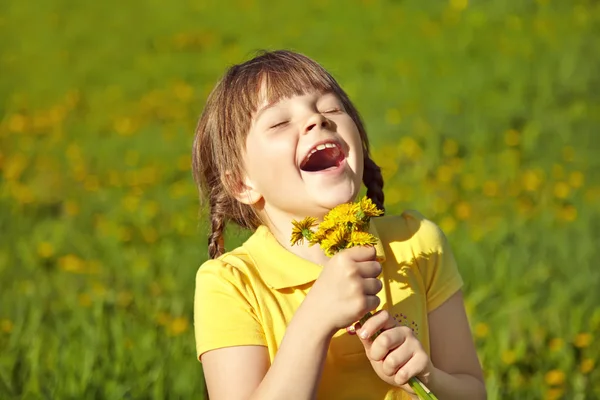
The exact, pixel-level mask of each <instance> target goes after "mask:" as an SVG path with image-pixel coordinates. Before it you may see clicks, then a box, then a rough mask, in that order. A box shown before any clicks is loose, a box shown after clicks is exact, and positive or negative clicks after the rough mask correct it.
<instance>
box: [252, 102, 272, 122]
mask: <svg viewBox="0 0 600 400" xmlns="http://www.w3.org/2000/svg"><path fill="white" fill-rule="evenodd" d="M276 104H277V103H269V104H267V105H266V106H264V107H262V108H261V109H260V110H258V111H257V112H256V114H255V116H254V120H255V121H258V119H259V118H260V116H261V115H262V114H263V113H264V112H265V111H267V110H268V109H271V108H273V107H275V105H276Z"/></svg>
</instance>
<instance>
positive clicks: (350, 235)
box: [291, 196, 437, 400]
mask: <svg viewBox="0 0 600 400" xmlns="http://www.w3.org/2000/svg"><path fill="white" fill-rule="evenodd" d="M382 214H383V211H381V210H380V209H378V208H377V206H375V204H373V202H372V201H371V199H369V198H368V197H366V196H365V197H363V198H362V199H361V200H360V201H358V202H356V203H343V204H340V205H338V206H336V207H334V208H333V209H331V210H330V211H329V212H328V213H327V214H326V215H325V217H323V221H322V222H321V223H320V224H318V225H317V219H316V218H314V217H306V218H304V219H303V220H301V221H292V225H293V229H292V238H291V244H292V246H294V245H297V244H302V243H303V242H304V240H306V241H307V242H308V244H309V246H313V245H315V244H318V245H319V246H320V247H321V248H322V249H323V251H324V252H325V254H326V255H327V256H329V257H333V256H334V255H335V254H336V253H337V252H339V251H341V250H343V249H349V248H351V247H354V246H377V245H379V241H378V239H377V238H376V237H375V236H374V235H372V234H371V233H369V223H370V220H371V218H372V217H377V216H380V215H382ZM372 316H373V314H371V313H370V312H368V313H367V314H365V316H364V317H362V318H361V319H360V321H359V323H360V324H361V325H362V324H364V323H365V321H367V320H368V319H369V318H370V317H372ZM378 334H379V332H378V333H376V334H375V335H374V336H373V338H372V339H374V338H375V337H377V335H378ZM408 384H409V385H410V387H411V388H412V389H413V390H414V391H415V393H416V394H417V395H418V396H419V399H421V400H437V397H435V396H434V394H433V393H431V391H430V390H429V389H428V388H427V387H426V386H425V385H424V384H423V383H422V382H421V381H420V380H419V379H418V378H416V377H414V378H411V379H410V380H409V381H408Z"/></svg>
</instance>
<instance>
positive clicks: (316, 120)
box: [304, 113, 329, 133]
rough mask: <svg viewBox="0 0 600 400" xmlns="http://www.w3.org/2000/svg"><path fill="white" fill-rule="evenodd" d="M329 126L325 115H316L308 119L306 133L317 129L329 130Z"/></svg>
mask: <svg viewBox="0 0 600 400" xmlns="http://www.w3.org/2000/svg"><path fill="white" fill-rule="evenodd" d="M328 126H329V120H328V119H327V118H325V117H324V116H323V115H321V114H319V113H314V114H313V115H311V116H310V118H308V120H307V121H306V126H305V127H304V133H308V132H310V131H312V130H314V129H315V128H320V129H323V128H327V127H328Z"/></svg>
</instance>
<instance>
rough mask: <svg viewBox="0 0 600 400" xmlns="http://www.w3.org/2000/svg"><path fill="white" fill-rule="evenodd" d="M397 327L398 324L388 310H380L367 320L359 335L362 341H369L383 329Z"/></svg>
mask: <svg viewBox="0 0 600 400" xmlns="http://www.w3.org/2000/svg"><path fill="white" fill-rule="evenodd" d="M397 325H398V323H397V322H396V320H395V319H393V318H392V317H391V316H390V313H389V312H388V311H387V310H380V311H378V312H376V313H375V314H374V315H373V316H372V317H371V318H369V319H367V321H365V322H364V323H363V324H362V326H361V327H360V329H359V330H358V332H357V333H358V335H359V337H360V338H361V339H367V338H370V337H371V336H373V335H374V334H375V333H376V332H379V331H380V330H382V329H390V328H393V327H394V326H397Z"/></svg>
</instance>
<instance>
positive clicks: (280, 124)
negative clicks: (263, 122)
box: [269, 121, 288, 129]
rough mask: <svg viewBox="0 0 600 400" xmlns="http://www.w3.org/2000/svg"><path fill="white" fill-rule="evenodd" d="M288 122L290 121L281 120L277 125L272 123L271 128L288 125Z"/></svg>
mask: <svg viewBox="0 0 600 400" xmlns="http://www.w3.org/2000/svg"><path fill="white" fill-rule="evenodd" d="M287 123H288V121H281V122H278V123H276V124H275V125H272V126H271V127H270V128H269V129H275V128H279V127H282V126H284V125H286V124H287Z"/></svg>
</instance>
